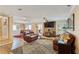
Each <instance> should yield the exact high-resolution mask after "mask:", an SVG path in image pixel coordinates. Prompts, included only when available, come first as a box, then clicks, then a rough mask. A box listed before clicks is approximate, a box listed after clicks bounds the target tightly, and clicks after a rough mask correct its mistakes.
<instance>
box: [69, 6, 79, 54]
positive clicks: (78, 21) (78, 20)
mask: <svg viewBox="0 0 79 59" xmlns="http://www.w3.org/2000/svg"><path fill="white" fill-rule="evenodd" d="M73 13H75V31H70V32H71V33H72V34H74V35H75V36H76V40H75V46H76V50H75V52H76V53H78V54H79V6H76V7H75V9H74V11H73Z"/></svg>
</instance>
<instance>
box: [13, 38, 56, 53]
mask: <svg viewBox="0 0 79 59" xmlns="http://www.w3.org/2000/svg"><path fill="white" fill-rule="evenodd" d="M12 52H13V53H14V54H55V51H54V50H53V44H52V40H40V39H39V40H36V41H35V42H33V43H32V44H24V45H23V46H21V47H19V48H16V49H14V50H12Z"/></svg>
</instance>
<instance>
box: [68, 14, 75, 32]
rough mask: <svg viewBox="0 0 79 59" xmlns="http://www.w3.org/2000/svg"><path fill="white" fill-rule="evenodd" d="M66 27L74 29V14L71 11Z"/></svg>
mask: <svg viewBox="0 0 79 59" xmlns="http://www.w3.org/2000/svg"><path fill="white" fill-rule="evenodd" d="M67 23H68V29H70V30H72V31H74V30H75V14H74V13H73V14H72V15H71V16H70V17H69V18H68V19H67Z"/></svg>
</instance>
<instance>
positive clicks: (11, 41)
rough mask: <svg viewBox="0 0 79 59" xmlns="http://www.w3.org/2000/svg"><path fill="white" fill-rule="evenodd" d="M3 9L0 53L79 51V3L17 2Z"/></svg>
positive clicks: (62, 52) (71, 52)
mask: <svg viewBox="0 0 79 59" xmlns="http://www.w3.org/2000/svg"><path fill="white" fill-rule="evenodd" d="M0 10H1V11H0V13H1V15H2V16H1V17H0V24H1V25H0V28H1V29H0V33H1V34H0V35H1V36H0V38H1V39H0V49H1V50H2V51H1V52H0V53H1V54H75V53H79V47H78V44H79V40H78V34H79V33H78V30H79V29H78V25H79V24H78V20H77V19H78V18H79V17H78V13H79V11H78V10H79V6H72V5H49V6H48V5H46V6H44V5H41V6H39V5H36V6H32V5H30V6H27V5H25V6H16V5H15V6H0ZM3 10H4V11H3ZM9 15H10V16H9ZM69 39H71V40H69Z"/></svg>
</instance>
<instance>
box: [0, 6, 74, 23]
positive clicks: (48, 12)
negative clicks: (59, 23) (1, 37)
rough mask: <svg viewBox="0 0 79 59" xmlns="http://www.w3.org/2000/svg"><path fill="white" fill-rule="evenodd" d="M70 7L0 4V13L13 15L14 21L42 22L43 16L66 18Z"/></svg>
mask: <svg viewBox="0 0 79 59" xmlns="http://www.w3.org/2000/svg"><path fill="white" fill-rule="evenodd" d="M72 8H73V6H67V5H0V15H2V16H13V19H14V21H15V22H25V23H26V22H43V21H44V20H43V17H46V18H47V19H48V21H53V20H66V19H67V17H68V15H69V13H70V12H71V10H72ZM18 9H20V10H18ZM21 9H22V10H21Z"/></svg>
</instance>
